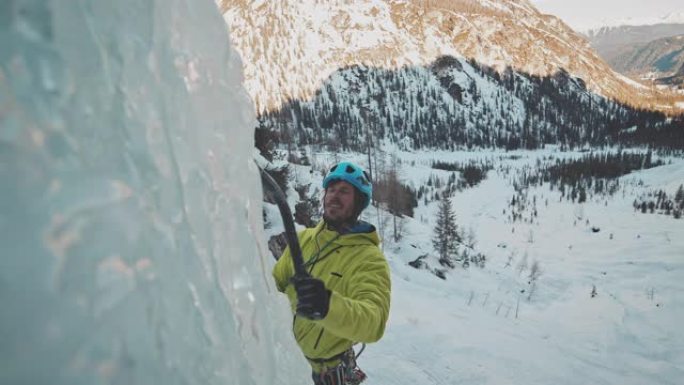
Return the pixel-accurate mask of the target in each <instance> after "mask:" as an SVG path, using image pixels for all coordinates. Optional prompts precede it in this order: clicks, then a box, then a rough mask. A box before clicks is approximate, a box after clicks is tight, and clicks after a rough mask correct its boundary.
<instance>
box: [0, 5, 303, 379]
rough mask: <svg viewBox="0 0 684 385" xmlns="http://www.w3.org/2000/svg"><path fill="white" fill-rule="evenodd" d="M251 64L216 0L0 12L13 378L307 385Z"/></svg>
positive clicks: (3, 349)
mask: <svg viewBox="0 0 684 385" xmlns="http://www.w3.org/2000/svg"><path fill="white" fill-rule="evenodd" d="M241 71H242V70H241V62H240V59H239V57H238V55H237V53H236V52H235V51H234V50H233V49H231V47H230V44H229V40H228V31H227V28H226V25H225V23H224V21H223V20H222V18H221V16H220V14H219V12H218V10H217V9H216V5H215V4H214V3H213V2H211V1H210V0H203V1H195V0H193V1H190V0H165V1H161V0H156V1H137V0H136V1H133V0H117V1H97V0H83V1H58V0H52V1H31V0H10V1H4V2H2V4H1V5H0V244H2V246H1V247H2V257H1V258H0V304H1V306H2V309H1V311H0V383H2V384H8V385H10V384H11V385H15V384H16V385H19V384H32V385H36V384H70V385H72V384H89V385H90V384H127V385H128V384H146V385H147V384H164V385H167V384H198V385H199V384H202V385H207V384H224V385H233V384H267V385H270V384H304V383H308V381H309V378H308V374H307V373H308V372H307V371H308V367H307V366H306V364H305V362H304V360H303V358H302V357H301V354H300V353H299V352H298V350H297V349H296V347H295V344H294V340H293V338H292V337H291V335H290V330H289V328H290V323H291V319H290V315H289V310H288V307H287V303H286V301H285V299H284V298H281V297H280V295H278V294H277V293H276V292H275V289H274V286H273V283H272V281H271V277H270V268H271V266H272V261H271V260H269V257H267V256H266V253H267V250H265V248H264V245H263V241H258V240H259V239H261V237H260V233H261V231H262V230H261V229H262V224H261V221H262V219H261V202H260V197H261V190H260V185H259V182H258V174H257V170H256V167H255V166H254V165H253V163H252V160H251V159H252V148H253V131H252V129H253V126H254V112H253V107H252V105H251V103H250V102H249V100H248V97H247V94H246V92H245V91H244V90H243V88H242V85H241V80H242V79H241ZM260 248H262V249H263V250H262V251H260V250H259V249H260Z"/></svg>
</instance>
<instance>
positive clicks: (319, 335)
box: [314, 328, 325, 350]
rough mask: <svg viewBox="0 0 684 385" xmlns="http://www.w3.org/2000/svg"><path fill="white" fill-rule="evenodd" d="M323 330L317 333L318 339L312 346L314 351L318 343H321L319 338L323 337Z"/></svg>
mask: <svg viewBox="0 0 684 385" xmlns="http://www.w3.org/2000/svg"><path fill="white" fill-rule="evenodd" d="M324 331H325V329H323V328H321V332H320V333H318V338H316V343H315V344H314V350H316V348H317V347H318V343H319V342H321V337H323V332H324Z"/></svg>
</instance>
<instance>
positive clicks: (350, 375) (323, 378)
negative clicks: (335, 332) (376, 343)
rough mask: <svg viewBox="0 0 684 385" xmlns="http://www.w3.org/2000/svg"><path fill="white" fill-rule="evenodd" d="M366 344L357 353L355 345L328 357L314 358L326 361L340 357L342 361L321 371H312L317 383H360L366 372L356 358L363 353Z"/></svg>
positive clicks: (346, 384)
mask: <svg viewBox="0 0 684 385" xmlns="http://www.w3.org/2000/svg"><path fill="white" fill-rule="evenodd" d="M365 348H366V344H365V343H364V344H362V346H361V350H360V351H359V353H358V354H357V353H356V352H354V347H351V348H349V349H348V350H345V351H344V352H342V353H340V354H337V355H335V356H333V357H330V358H327V359H313V360H312V361H314V362H319V363H324V362H329V361H333V360H337V359H340V363H339V364H338V365H336V366H334V367H332V368H328V369H325V370H324V371H322V372H320V373H315V372H314V373H312V377H313V380H314V384H315V385H359V384H360V383H362V382H363V381H364V380H365V379H366V377H367V376H366V373H364V372H363V370H361V368H359V367H358V365H357V364H356V359H357V358H358V357H359V356H360V355H361V353H363V351H364V349H365Z"/></svg>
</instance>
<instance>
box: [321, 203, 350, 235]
mask: <svg viewBox="0 0 684 385" xmlns="http://www.w3.org/2000/svg"><path fill="white" fill-rule="evenodd" d="M333 203H335V202H330V204H333ZM326 211H327V210H326V208H325V207H324V209H323V220H324V221H325V223H326V224H327V225H328V226H330V227H332V228H333V229H346V228H350V227H352V226H353V225H354V223H356V217H355V216H354V215H353V214H350V215H348V216H346V217H342V216H341V217H337V218H331V217H330V216H328V214H327V212H326Z"/></svg>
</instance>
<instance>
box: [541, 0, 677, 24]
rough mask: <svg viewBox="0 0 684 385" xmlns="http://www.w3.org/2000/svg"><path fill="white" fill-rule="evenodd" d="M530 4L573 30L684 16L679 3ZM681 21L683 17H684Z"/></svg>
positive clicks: (576, 0)
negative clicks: (561, 20)
mask: <svg viewBox="0 0 684 385" xmlns="http://www.w3.org/2000/svg"><path fill="white" fill-rule="evenodd" d="M530 1H531V2H532V4H534V5H535V6H536V7H537V9H539V10H540V11H541V12H543V13H548V14H552V15H555V16H558V17H560V18H561V19H563V21H565V22H566V23H567V24H568V25H570V26H571V27H572V28H573V29H575V30H577V31H585V30H587V29H590V28H595V27H599V26H603V25H606V24H614V23H610V21H614V20H619V19H632V20H635V21H637V22H638V21H640V20H643V19H644V18H659V17H662V16H665V15H668V14H672V13H682V14H684V3H683V2H682V1H681V0H646V1H645V0H573V1H567V0H530ZM681 18H684V16H682V17H681ZM681 18H680V19H681ZM605 20H608V21H609V23H605V22H604V21H605ZM630 24H645V23H641V22H638V23H630Z"/></svg>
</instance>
